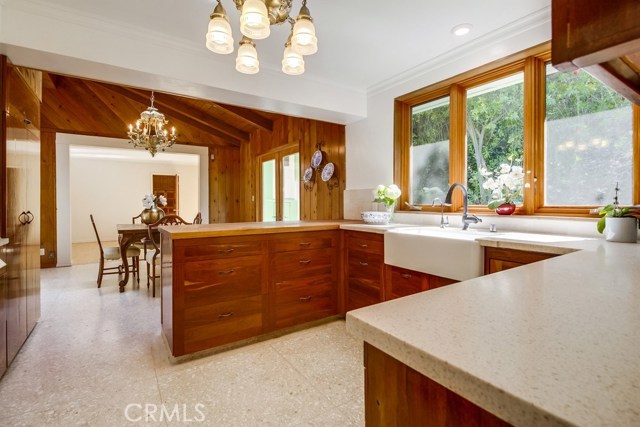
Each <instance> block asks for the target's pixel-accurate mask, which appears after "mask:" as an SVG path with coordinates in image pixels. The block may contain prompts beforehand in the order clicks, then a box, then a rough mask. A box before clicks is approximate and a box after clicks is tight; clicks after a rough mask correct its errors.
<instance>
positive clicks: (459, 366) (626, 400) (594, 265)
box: [347, 233, 640, 427]
mask: <svg viewBox="0 0 640 427" xmlns="http://www.w3.org/2000/svg"><path fill="white" fill-rule="evenodd" d="M479 241H480V243H481V244H482V245H485V246H494V247H506V248H512V249H522V250H534V251H544V252H554V253H567V252H573V253H567V254H566V255H562V256H559V257H556V258H552V259H549V260H545V261H542V262H538V263H534V264H530V265H526V266H523V267H519V268H515V269H511V270H507V271H503V272H500V273H496V274H492V275H489V276H483V277H478V278H475V279H471V280H467V281H464V282H460V283H457V284H454V285H450V286H447V287H443V288H439V289H435V290H431V291H428V292H423V293H419V294H416V295H412V296H409V297H405V298H401V299H397V300H393V301H389V302H385V303H382V304H378V305H375V306H372V307H367V308H363V309H360V310H355V311H351V312H349V313H347V329H348V330H349V332H350V333H352V334H353V335H355V336H357V337H359V338H361V339H363V340H365V341H367V342H369V343H370V344H372V345H374V346H375V347H377V348H379V349H380V350H382V351H384V352H386V353H388V354H389V355H391V356H393V357H395V358H396V359H398V360H400V361H402V362H403V363H405V364H407V365H408V366H410V367H412V368H413V369H416V370H417V371H419V372H421V373H422V374H424V375H426V376H428V377H429V378H432V379H433V380H435V381H437V382H439V383H440V384H442V385H444V386H445V387H447V388H449V389H451V390H453V391H454V392H456V393H458V394H460V395H461V396H463V397H465V398H467V399H469V400H471V401H472V402H474V403H476V404H478V405H479V406H481V407H483V408H485V409H487V410H488V411H490V412H492V413H494V414H496V415H498V416H499V417H501V418H503V419H504V420H506V421H508V422H510V423H512V424H514V425H522V426H536V425H539V426H572V425H576V426H578V425H579V426H605V425H606V426H616V427H620V426H638V425H640V244H625V243H610V242H605V241H604V240H602V239H587V240H582V239H572V238H571V237H569V236H544V235H542V236H540V235H527V234H525V233H506V234H504V235H503V236H499V235H496V236H495V237H493V236H492V237H484V238H482V239H479ZM454 262H455V261H454ZM460 262H464V260H460Z"/></svg>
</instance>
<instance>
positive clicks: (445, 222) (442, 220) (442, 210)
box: [431, 197, 451, 228]
mask: <svg viewBox="0 0 640 427" xmlns="http://www.w3.org/2000/svg"><path fill="white" fill-rule="evenodd" d="M436 202H437V203H438V204H439V205H440V228H445V227H446V226H448V225H449V217H447V220H446V221H445V219H444V205H445V204H444V203H442V200H440V197H436V198H435V199H433V202H432V203H431V207H435V206H436ZM447 206H451V205H447Z"/></svg>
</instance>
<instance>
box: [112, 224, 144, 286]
mask: <svg viewBox="0 0 640 427" xmlns="http://www.w3.org/2000/svg"><path fill="white" fill-rule="evenodd" d="M116 228H117V229H118V244H119V245H120V256H121V257H122V265H123V266H124V277H123V278H122V280H121V281H120V292H124V287H125V286H127V283H128V282H129V262H128V261H127V249H128V248H129V246H131V244H133V243H136V242H140V241H141V240H142V239H144V238H146V237H148V236H149V227H148V226H147V225H146V224H117V225H116ZM139 274H140V272H139V271H138V275H139Z"/></svg>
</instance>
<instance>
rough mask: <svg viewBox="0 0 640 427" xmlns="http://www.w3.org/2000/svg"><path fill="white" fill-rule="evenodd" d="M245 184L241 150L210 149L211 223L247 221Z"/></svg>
mask: <svg viewBox="0 0 640 427" xmlns="http://www.w3.org/2000/svg"><path fill="white" fill-rule="evenodd" d="M245 145H249V144H247V143H245V144H243V146H245ZM212 155H213V159H212ZM243 183H244V180H243V177H242V168H241V167H240V149H238V148H224V147H212V148H209V222H211V223H220V222H243V221H246V219H245V214H244V213H243V211H242V208H241V200H242V199H243V193H244V190H243Z"/></svg>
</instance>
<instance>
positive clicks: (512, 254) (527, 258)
mask: <svg viewBox="0 0 640 427" xmlns="http://www.w3.org/2000/svg"><path fill="white" fill-rule="evenodd" d="M556 256H558V255H557V254H549V253H541V252H530V251H521V250H515V249H504V248H491V247H485V248H484V274H491V273H497V272H499V271H503V270H508V269H510V268H514V267H520V266H521V265H525V264H531V263H532V262H538V261H542V260H545V259H549V258H553V257H556Z"/></svg>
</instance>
